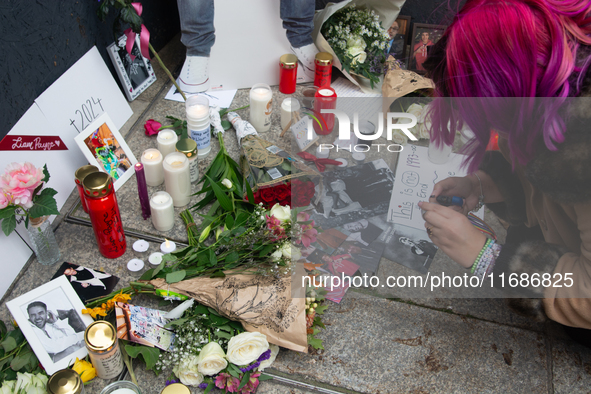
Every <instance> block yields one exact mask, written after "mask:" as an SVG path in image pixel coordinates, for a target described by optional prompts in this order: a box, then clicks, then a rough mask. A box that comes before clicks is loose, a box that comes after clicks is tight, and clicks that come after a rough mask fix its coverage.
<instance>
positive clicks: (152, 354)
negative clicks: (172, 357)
mask: <svg viewBox="0 0 591 394" xmlns="http://www.w3.org/2000/svg"><path fill="white" fill-rule="evenodd" d="M125 351H126V352H127V354H128V355H129V357H131V358H137V356H138V355H140V354H141V356H142V358H143V360H144V362H145V363H146V368H147V369H152V368H154V366H155V365H156V362H157V361H158V357H160V350H159V349H158V348H155V347H148V346H141V345H137V346H132V345H125Z"/></svg>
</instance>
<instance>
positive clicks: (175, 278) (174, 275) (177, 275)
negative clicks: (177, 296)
mask: <svg viewBox="0 0 591 394" xmlns="http://www.w3.org/2000/svg"><path fill="white" fill-rule="evenodd" d="M186 275H187V271H185V270H180V271H175V272H171V273H170V274H166V283H177V282H180V281H181V280H183V279H185V276H186Z"/></svg>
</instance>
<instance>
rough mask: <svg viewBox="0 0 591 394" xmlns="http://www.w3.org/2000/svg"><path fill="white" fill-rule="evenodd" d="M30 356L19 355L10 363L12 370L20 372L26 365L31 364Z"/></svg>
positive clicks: (26, 354)
mask: <svg viewBox="0 0 591 394" xmlns="http://www.w3.org/2000/svg"><path fill="white" fill-rule="evenodd" d="M29 354H30V353H25V354H19V355H18V356H16V357H15V358H14V359H13V360H12V361H11V362H10V368H12V369H13V370H14V371H20V370H21V369H22V368H23V367H24V366H25V365H27V364H28V363H29Z"/></svg>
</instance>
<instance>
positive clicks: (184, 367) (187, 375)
mask: <svg viewBox="0 0 591 394" xmlns="http://www.w3.org/2000/svg"><path fill="white" fill-rule="evenodd" d="M198 361H199V358H198V357H197V356H195V355H191V356H188V357H186V358H184V359H183V360H182V361H181V362H179V363H178V364H177V365H175V366H174V368H173V369H172V372H174V374H175V375H176V376H177V377H178V378H179V379H180V381H181V383H182V384H184V385H187V386H199V384H201V382H203V375H202V374H201V373H200V372H199V369H198V366H197V363H198Z"/></svg>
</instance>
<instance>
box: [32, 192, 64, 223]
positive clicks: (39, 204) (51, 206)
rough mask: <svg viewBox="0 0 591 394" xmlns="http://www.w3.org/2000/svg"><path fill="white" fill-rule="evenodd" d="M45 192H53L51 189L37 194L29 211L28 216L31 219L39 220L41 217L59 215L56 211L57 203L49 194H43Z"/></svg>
mask: <svg viewBox="0 0 591 394" xmlns="http://www.w3.org/2000/svg"><path fill="white" fill-rule="evenodd" d="M46 190H53V189H44V190H43V191H42V192H41V194H39V195H38V196H37V197H36V198H34V199H33V202H34V204H33V206H32V207H31V209H30V210H29V214H30V215H31V217H32V218H40V217H42V216H48V215H59V214H60V211H58V209H57V203H56V201H55V198H53V195H52V194H51V192H50V193H45V194H43V192H45V191H46Z"/></svg>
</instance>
